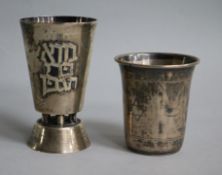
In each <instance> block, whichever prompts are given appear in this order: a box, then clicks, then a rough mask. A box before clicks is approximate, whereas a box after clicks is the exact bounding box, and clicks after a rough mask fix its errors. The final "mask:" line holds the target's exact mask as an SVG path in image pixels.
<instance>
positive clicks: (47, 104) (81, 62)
mask: <svg viewBox="0 0 222 175" xmlns="http://www.w3.org/2000/svg"><path fill="white" fill-rule="evenodd" d="M20 23H21V27H22V32H23V38H24V45H25V51H26V56H27V63H28V68H29V75H30V79H31V86H32V94H33V99H34V104H35V109H36V110H37V111H39V112H41V113H42V114H43V118H42V119H41V122H42V125H40V124H39V123H37V124H36V125H35V127H34V131H35V132H33V134H34V136H33V135H32V137H31V139H32V138H36V136H35V134H37V133H39V131H42V130H45V131H50V132H48V133H52V134H50V136H51V135H53V134H54V135H53V137H54V138H55V137H56V136H58V138H55V139H50V137H49V136H47V135H46V136H45V137H44V134H43V137H41V138H43V140H44V139H50V141H45V142H44V143H45V144H44V148H41V145H40V146H37V147H36V146H32V148H34V149H37V150H41V151H46V152H61V153H65V152H72V151H73V152H75V151H76V150H81V149H82V148H81V145H83V144H81V145H80V146H78V145H77V146H76V147H73V150H72V149H70V150H66V149H68V148H67V147H64V145H63V144H62V140H63V137H64V138H65V137H67V138H70V139H71V140H69V141H70V142H74V143H73V145H75V142H76V144H78V140H79V139H80V140H81V138H80V137H85V134H84V135H81V134H82V132H79V130H76V127H77V128H78V127H79V124H78V123H76V121H77V120H76V113H77V112H79V111H81V109H82V106H83V100H84V94H85V87H86V79H87V75H88V68H89V62H90V53H91V46H92V39H93V35H94V30H95V26H96V19H94V18H87V17H76V16H48V17H33V18H23V19H21V20H20ZM67 126H69V127H71V128H70V129H69V131H70V132H79V134H77V133H74V135H78V137H79V138H78V139H76V137H72V136H70V132H67ZM48 127H51V129H49V128H48ZM53 127H55V128H54V129H53ZM57 127H60V128H59V130H58V128H57ZM81 127H82V126H81ZM37 130H39V131H38V132H37ZM53 132H55V133H53ZM56 133H57V134H58V135H57V134H56ZM66 134H67V135H66ZM59 135H61V137H60V136H59ZM38 138H40V137H38ZM58 139H61V142H59V141H56V140H58ZM83 140H84V139H83ZM34 141H36V140H34ZM36 142H37V143H36V144H39V143H38V141H36ZM31 143H32V145H35V143H33V140H32V141H31ZM46 143H47V144H46ZM88 143H89V142H88V141H87V142H86V144H88ZM59 144H60V145H59ZM47 145H48V148H46V147H47ZM53 145H54V146H55V148H53ZM60 146H61V148H60V149H57V147H60ZM74 148H75V149H76V150H74ZM53 150H57V151H53ZM71 150H72V151H71Z"/></svg>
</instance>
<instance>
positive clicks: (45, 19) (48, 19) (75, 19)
mask: <svg viewBox="0 0 222 175" xmlns="http://www.w3.org/2000/svg"><path fill="white" fill-rule="evenodd" d="M20 21H21V23H91V22H96V19H95V18H90V17H82V16H39V17H29V18H22V19H21V20H20Z"/></svg>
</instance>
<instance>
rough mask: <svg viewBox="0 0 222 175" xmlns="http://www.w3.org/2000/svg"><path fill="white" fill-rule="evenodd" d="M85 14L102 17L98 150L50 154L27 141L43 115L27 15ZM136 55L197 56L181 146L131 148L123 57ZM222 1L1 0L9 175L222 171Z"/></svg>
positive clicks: (95, 85)
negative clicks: (30, 60)
mask: <svg viewBox="0 0 222 175" xmlns="http://www.w3.org/2000/svg"><path fill="white" fill-rule="evenodd" d="M39 15H81V16H90V17H95V18H97V19H98V26H97V30H96V35H95V40H94V47H93V54H92V62H91V67H90V74H89V78H88V84H87V93H86V98H85V105H84V108H83V111H82V112H81V113H79V115H78V116H79V117H80V118H82V119H83V121H84V122H85V125H86V129H87V132H88V134H89V136H90V138H91V141H92V145H91V147H90V148H88V149H86V150H84V151H82V152H79V153H75V154H66V155H60V154H46V153H39V152H36V151H33V150H31V149H30V148H29V147H27V146H26V141H27V139H28V137H29V134H30V133H31V129H32V126H33V124H34V123H35V121H36V120H37V118H39V117H40V113H37V112H35V110H34V106H33V101H32V95H31V88H30V82H29V77H28V69H27V65H26V59H25V53H24V47H23V41H22V36H21V30H20V25H19V18H21V17H27V16H39ZM135 51H152V52H153V51H155V52H157V51H161V52H179V53H185V54H191V55H195V56H198V57H199V58H200V61H201V62H200V64H199V65H198V66H197V67H196V70H195V71H194V77H193V81H192V89H191V94H190V95H191V96H190V103H189V113H188V121H187V130H186V137H185V142H184V145H183V147H182V149H181V151H180V152H178V153H176V154H172V155H165V156H147V155H141V154H136V153H132V152H130V151H128V150H127V149H126V148H125V143H124V136H123V120H122V118H123V113H122V89H121V79H120V72H119V68H118V65H117V63H115V62H114V60H113V57H114V56H115V55H118V54H121V53H126V52H135ZM221 51H222V1H220V0H209V1H205V0H199V1H198V0H196V1H190V0H186V1H185V0H184V1H180V0H175V1H173V0H171V1H170V0H162V1H160V0H153V1H150V0H143V1H142V0H137V1H136V0H135V1H133V0H125V1H123V0H122V1H120V0H116V1H114V0H109V1H108V0H107V1H106V0H88V1H86V0H78V1H77V0H51V1H49V0H42V1H40V0H14V1H12V0H0V174H2V175H8V174H9V175H13V174H16V175H17V174H21V175H26V174H27V175H28V174H32V175H35V174H38V175H39V174H53V175H57V174H76V175H82V174H85V175H87V174H99V175H100V174H101V175H104V174H111V175H113V174H127V175H130V174H151V175H159V174H165V175H178V174H180V175H183V174H184V175H185V174H186V175H187V174H202V175H209V174H213V175H220V174H221V170H222V150H221V149H222V125H221V123H222V118H221V117H222V116H221V111H222V108H221V104H222V93H221V90H222V78H221V76H222V68H221V66H222V61H221V60H222V52H221Z"/></svg>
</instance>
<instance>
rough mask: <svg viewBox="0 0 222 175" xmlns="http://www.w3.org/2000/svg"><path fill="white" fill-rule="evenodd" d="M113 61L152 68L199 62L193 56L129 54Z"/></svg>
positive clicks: (190, 64)
mask: <svg viewBox="0 0 222 175" xmlns="http://www.w3.org/2000/svg"><path fill="white" fill-rule="evenodd" d="M115 59H116V61H117V62H118V63H120V64H127V65H132V66H140V67H154V68H155V67H175V68H176V67H184V66H193V65H196V64H197V63H198V62H199V59H198V58H196V57H194V56H190V55H183V54H176V53H131V54H124V55H120V56H117V57H116V58H115Z"/></svg>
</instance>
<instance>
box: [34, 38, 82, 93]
mask: <svg viewBox="0 0 222 175" xmlns="http://www.w3.org/2000/svg"><path fill="white" fill-rule="evenodd" d="M38 57H39V59H40V60H41V62H42V63H43V70H42V71H41V73H40V79H41V80H42V95H43V96H46V95H47V94H50V93H56V92H57V93H60V92H68V91H71V90H72V89H73V90H75V89H76V88H77V84H78V77H77V76H76V75H74V69H75V65H76V64H75V62H76V61H77V60H78V56H77V45H76V44H74V43H71V42H61V41H60V42H58V41H43V42H41V43H40V44H39V55H38Z"/></svg>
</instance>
